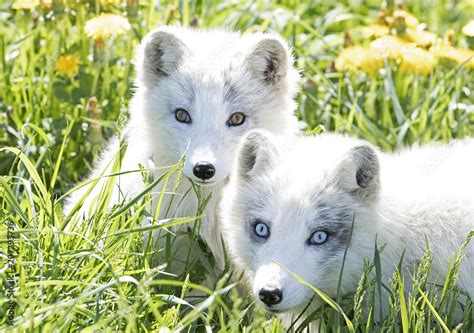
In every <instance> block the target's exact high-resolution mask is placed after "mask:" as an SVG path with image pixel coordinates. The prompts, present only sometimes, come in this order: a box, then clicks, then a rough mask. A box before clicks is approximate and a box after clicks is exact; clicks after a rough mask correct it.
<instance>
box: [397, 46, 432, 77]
mask: <svg viewBox="0 0 474 333" xmlns="http://www.w3.org/2000/svg"><path fill="white" fill-rule="evenodd" d="M401 51H402V57H401V60H400V69H401V70H403V71H406V72H409V73H415V74H429V73H431V71H433V69H434V68H435V67H436V58H435V57H434V56H433V54H432V53H430V52H428V51H425V50H423V49H421V48H419V47H415V46H413V45H404V46H402V48H401Z"/></svg>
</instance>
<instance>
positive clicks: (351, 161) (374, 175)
mask: <svg viewBox="0 0 474 333" xmlns="http://www.w3.org/2000/svg"><path fill="white" fill-rule="evenodd" d="M379 173H380V166H379V159H378V157H377V153H376V151H375V149H374V148H373V147H371V146H369V145H361V146H357V147H354V148H352V149H351V150H349V152H348V153H347V154H346V156H345V157H344V159H343V160H342V162H340V163H339V165H338V166H337V168H336V170H335V175H334V176H335V178H336V182H337V184H338V185H339V186H340V187H342V188H343V189H345V190H347V191H349V192H351V193H352V194H354V195H355V196H356V197H358V198H359V199H360V200H362V201H365V200H367V199H370V198H372V197H374V196H376V195H377V194H378V191H379V188H380V176H379Z"/></svg>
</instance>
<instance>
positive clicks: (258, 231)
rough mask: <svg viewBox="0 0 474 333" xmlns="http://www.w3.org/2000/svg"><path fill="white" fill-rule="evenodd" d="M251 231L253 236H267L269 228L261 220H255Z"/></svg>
mask: <svg viewBox="0 0 474 333" xmlns="http://www.w3.org/2000/svg"><path fill="white" fill-rule="evenodd" d="M253 232H254V233H255V236H257V237H259V238H265V239H266V238H268V237H269V236H270V228H269V227H268V225H266V224H265V223H263V222H257V223H255V225H254V226H253Z"/></svg>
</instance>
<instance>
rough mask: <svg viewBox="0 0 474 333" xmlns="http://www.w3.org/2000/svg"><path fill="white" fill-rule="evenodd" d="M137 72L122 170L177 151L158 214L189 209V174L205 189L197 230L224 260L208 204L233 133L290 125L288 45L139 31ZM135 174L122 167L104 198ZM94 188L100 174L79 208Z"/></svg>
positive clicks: (226, 163)
mask: <svg viewBox="0 0 474 333" xmlns="http://www.w3.org/2000/svg"><path fill="white" fill-rule="evenodd" d="M136 72H137V79H136V82H135V86H136V91H135V94H134V97H133V99H132V101H131V106H130V118H131V119H130V121H129V124H128V125H127V127H126V129H125V139H126V141H127V144H128V149H127V150H126V152H125V155H124V156H123V158H122V163H121V168H120V170H121V171H127V170H137V169H138V166H139V164H142V165H144V166H148V165H149V164H148V161H149V160H150V159H152V160H153V162H154V166H155V168H157V171H155V172H154V177H155V179H157V178H158V177H159V176H160V175H162V174H163V173H164V170H163V169H159V168H160V167H166V166H171V165H173V164H176V163H177V162H178V161H180V159H181V158H182V157H183V155H185V156H186V159H185V163H184V167H183V174H184V176H185V177H182V179H181V183H180V185H179V187H178V188H177V189H175V190H176V192H175V193H176V195H175V199H174V200H173V201H172V203H171V207H170V208H171V209H169V210H168V208H167V207H168V206H169V204H170V202H171V198H172V197H173V196H172V195H171V194H166V195H165V197H164V199H163V203H162V204H161V207H164V208H163V209H162V210H163V212H164V211H167V210H168V212H169V213H168V216H163V215H164V214H162V215H160V218H165V217H187V216H191V217H192V216H196V214H197V213H198V199H197V197H196V195H195V193H194V191H193V190H190V189H191V186H192V184H191V181H192V182H194V184H195V185H197V186H198V187H200V189H201V190H202V196H203V197H204V198H206V197H207V196H208V195H209V194H211V193H212V196H211V199H210V201H209V202H208V204H207V206H206V208H205V211H204V214H203V218H202V220H201V229H200V234H201V236H202V238H203V239H204V241H205V242H206V243H207V244H208V246H209V247H210V249H211V251H212V252H213V254H214V256H215V258H216V260H217V262H218V263H219V265H222V264H223V262H224V259H223V249H222V238H221V233H220V228H219V224H218V223H217V221H216V209H217V202H218V200H219V198H220V192H221V188H222V187H223V185H224V183H225V181H226V180H227V179H228V176H229V173H230V171H231V166H232V163H233V158H234V156H235V152H236V149H237V146H238V143H239V140H240V139H241V137H242V136H243V135H244V134H246V133H247V132H248V131H250V130H252V129H256V128H260V129H266V130H268V131H270V132H273V133H278V134H283V135H284V134H288V133H291V132H294V131H296V130H297V120H296V117H295V116H294V111H295V107H296V103H295V101H294V97H295V94H296V91H297V81H298V78H299V75H298V73H297V71H296V70H295V68H294V67H293V58H292V55H291V52H290V50H289V48H288V46H287V44H286V42H284V41H283V40H282V39H281V37H279V36H278V35H275V34H264V33H249V34H240V33H237V32H228V31H221V30H212V31H202V30H192V29H186V28H178V27H162V28H158V29H156V30H153V31H151V32H150V33H149V34H147V35H146V36H145V37H144V39H143V41H142V43H141V45H140V46H139V47H138V49H137V54H136ZM118 149H119V147H118V140H117V139H114V140H113V141H112V142H111V143H110V145H109V147H108V148H107V149H106V151H105V153H104V154H103V155H102V157H101V161H100V162H99V163H98V165H97V167H96V169H95V171H94V172H93V174H92V177H96V176H98V175H99V174H100V172H101V171H103V170H104V169H105V168H106V166H107V164H108V163H109V162H110V161H111V160H113V159H114V156H115V155H116V153H117V151H118ZM106 174H107V173H106ZM142 178H143V177H142V175H141V174H140V173H139V172H135V173H129V174H126V175H122V176H120V179H119V180H118V181H117V186H116V189H115V193H114V195H112V196H111V202H110V205H112V204H114V203H117V202H118V201H122V200H124V199H131V198H133V197H134V196H136V195H137V194H139V193H140V192H141V191H142V190H143V189H144V188H145V187H144V184H143V181H142ZM169 184H171V185H169V188H168V189H167V193H169V192H171V191H173V181H170V182H169ZM101 187H102V186H101V184H100V183H99V184H98V185H97V186H96V187H95V189H94V190H93V191H92V193H91V194H90V195H88V198H87V199H86V201H85V203H84V205H83V206H82V207H81V212H82V214H83V215H85V216H90V215H91V214H92V213H93V212H94V209H95V208H94V207H95V204H94V202H95V201H94V200H97V197H98V195H99V194H100V189H101ZM86 191H87V187H86V188H83V189H82V190H80V191H77V192H76V193H74V194H73V195H72V196H71V198H70V200H69V204H68V205H67V206H66V211H70V210H71V209H72V208H73V207H74V205H75V204H76V203H77V202H78V201H79V200H80V199H81V198H82V196H83V195H84V193H85V192H86ZM161 192H162V188H160V187H159V186H158V187H157V188H154V189H153V193H154V196H155V200H154V201H155V203H156V201H157V198H156V197H158V196H159V195H160V193H161ZM186 193H187V194H186ZM183 197H184V198H183ZM178 250H179V249H178Z"/></svg>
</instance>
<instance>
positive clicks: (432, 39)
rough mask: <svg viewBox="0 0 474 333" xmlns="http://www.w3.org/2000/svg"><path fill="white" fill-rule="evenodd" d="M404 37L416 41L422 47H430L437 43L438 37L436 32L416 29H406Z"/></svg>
mask: <svg viewBox="0 0 474 333" xmlns="http://www.w3.org/2000/svg"><path fill="white" fill-rule="evenodd" d="M403 37H404V38H405V39H406V40H408V41H409V42H413V43H415V44H416V45H417V46H421V47H426V48H428V47H430V46H431V45H434V44H436V41H437V40H438V37H437V36H436V34H434V33H432V32H429V31H418V30H414V29H410V28H408V29H406V31H405V34H404V35H403Z"/></svg>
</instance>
